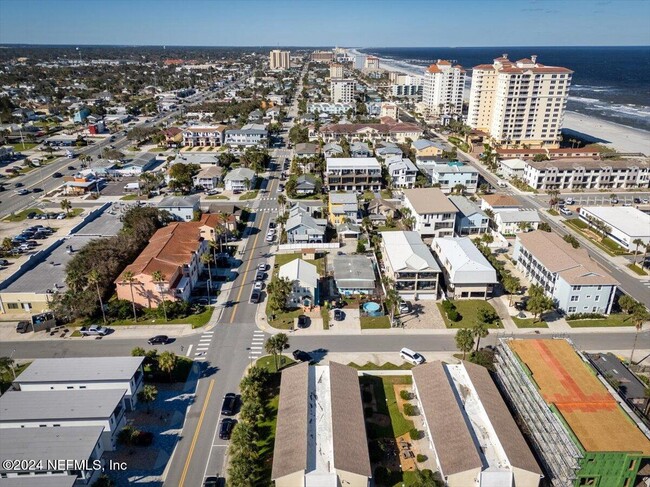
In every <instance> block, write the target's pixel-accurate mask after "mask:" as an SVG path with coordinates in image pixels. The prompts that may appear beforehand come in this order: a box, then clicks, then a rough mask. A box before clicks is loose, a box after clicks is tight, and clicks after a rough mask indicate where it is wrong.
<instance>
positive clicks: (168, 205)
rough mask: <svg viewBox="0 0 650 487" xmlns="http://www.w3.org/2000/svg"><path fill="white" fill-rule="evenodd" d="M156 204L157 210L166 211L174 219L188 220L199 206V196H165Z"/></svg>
mask: <svg viewBox="0 0 650 487" xmlns="http://www.w3.org/2000/svg"><path fill="white" fill-rule="evenodd" d="M157 206H158V209H159V210H161V211H166V212H168V213H169V214H170V215H171V217H172V218H173V219H174V220H178V221H182V222H189V221H191V220H192V219H193V218H194V216H195V215H196V213H197V212H198V211H199V209H200V208H201V196H200V195H198V194H194V195H189V196H167V197H165V198H163V199H162V200H161V201H160V202H159V203H158V205H157Z"/></svg>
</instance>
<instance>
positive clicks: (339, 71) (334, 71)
mask: <svg viewBox="0 0 650 487" xmlns="http://www.w3.org/2000/svg"><path fill="white" fill-rule="evenodd" d="M330 78H331V79H337V78H343V65H342V64H338V63H332V64H331V65H330Z"/></svg>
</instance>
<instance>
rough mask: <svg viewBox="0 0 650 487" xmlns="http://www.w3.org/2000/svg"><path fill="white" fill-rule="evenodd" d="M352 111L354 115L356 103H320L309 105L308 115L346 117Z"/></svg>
mask: <svg viewBox="0 0 650 487" xmlns="http://www.w3.org/2000/svg"><path fill="white" fill-rule="evenodd" d="M350 110H352V112H353V113H354V112H355V111H356V107H355V105H354V103H329V102H318V103H308V104H307V112H308V113H316V112H318V113H327V114H328V115H345V114H347V113H348V112H349V111H350Z"/></svg>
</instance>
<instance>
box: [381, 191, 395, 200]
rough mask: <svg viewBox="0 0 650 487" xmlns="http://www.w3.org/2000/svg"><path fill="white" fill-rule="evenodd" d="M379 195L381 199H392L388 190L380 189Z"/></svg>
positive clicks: (391, 194) (391, 193)
mask: <svg viewBox="0 0 650 487" xmlns="http://www.w3.org/2000/svg"><path fill="white" fill-rule="evenodd" d="M379 194H380V195H381V197H382V198H384V199H390V198H392V197H393V192H392V191H391V190H389V189H382V190H381V191H380V192H379Z"/></svg>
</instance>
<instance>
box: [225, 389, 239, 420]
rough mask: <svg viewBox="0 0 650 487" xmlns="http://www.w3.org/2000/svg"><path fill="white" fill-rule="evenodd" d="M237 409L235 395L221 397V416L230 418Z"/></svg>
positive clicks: (232, 393)
mask: <svg viewBox="0 0 650 487" xmlns="http://www.w3.org/2000/svg"><path fill="white" fill-rule="evenodd" d="M236 407H237V394H235V393H234V392H229V393H228V394H226V395H225V396H223V404H222V405H221V414H223V415H224V416H232V415H234V414H235V409H236Z"/></svg>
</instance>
